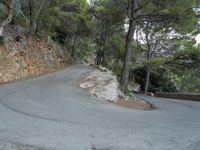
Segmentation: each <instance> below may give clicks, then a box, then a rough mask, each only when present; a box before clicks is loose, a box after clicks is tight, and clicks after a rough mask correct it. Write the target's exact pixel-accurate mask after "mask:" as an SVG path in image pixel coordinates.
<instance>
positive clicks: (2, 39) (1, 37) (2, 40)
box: [0, 36, 4, 45]
mask: <svg viewBox="0 0 200 150" xmlns="http://www.w3.org/2000/svg"><path fill="white" fill-rule="evenodd" d="M3 44H4V37H3V36H0V45H3Z"/></svg>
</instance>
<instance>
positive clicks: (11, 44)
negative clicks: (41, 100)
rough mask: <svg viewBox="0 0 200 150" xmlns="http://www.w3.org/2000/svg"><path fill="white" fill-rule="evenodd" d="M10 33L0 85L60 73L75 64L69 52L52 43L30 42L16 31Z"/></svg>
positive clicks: (2, 50)
mask: <svg viewBox="0 0 200 150" xmlns="http://www.w3.org/2000/svg"><path fill="white" fill-rule="evenodd" d="M9 30H11V31H7V35H6V37H5V38H4V42H3V41H2V43H1V44H0V83H5V82H10V81H14V80H19V79H24V78H27V77H30V76H35V75H39V74H43V73H47V72H53V71H57V70H60V69H63V68H65V67H66V66H68V65H69V64H72V63H73V61H72V59H71V57H70V56H69V54H68V53H67V51H65V50H63V48H62V47H61V46H59V45H58V44H56V43H55V42H53V41H52V40H47V38H46V39H45V38H40V37H34V38H31V39H29V40H28V39H27V38H26V37H25V36H24V35H23V34H21V33H18V32H15V31H13V28H9Z"/></svg>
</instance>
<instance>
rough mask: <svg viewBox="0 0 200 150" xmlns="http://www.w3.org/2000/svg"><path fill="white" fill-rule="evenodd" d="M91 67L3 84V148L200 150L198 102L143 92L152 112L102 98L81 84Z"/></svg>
mask: <svg viewBox="0 0 200 150" xmlns="http://www.w3.org/2000/svg"><path fill="white" fill-rule="evenodd" d="M91 70H92V68H91V67H90V66H85V65H75V66H71V67H69V68H68V69H66V70H63V71H60V72H57V73H52V74H49V75H44V76H41V77H36V78H33V79H30V80H24V81H19V82H15V83H11V84H5V85H1V86H0V150H54V149H55V150H92V149H93V150H200V103H199V102H191V101H180V100H168V99H159V98H154V97H144V96H140V97H141V98H142V99H145V100H148V101H149V102H151V103H153V104H154V105H155V106H156V107H157V109H156V110H151V111H142V110H132V109H127V108H123V107H119V106H116V105H113V104H109V103H107V102H104V101H101V100H98V99H97V98H95V97H93V96H90V95H89V94H88V93H86V92H84V91H81V89H79V87H78V85H79V82H80V81H81V80H82V79H83V78H84V77H85V76H86V75H87V73H88V72H89V71H91Z"/></svg>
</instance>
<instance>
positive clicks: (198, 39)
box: [196, 34, 200, 43]
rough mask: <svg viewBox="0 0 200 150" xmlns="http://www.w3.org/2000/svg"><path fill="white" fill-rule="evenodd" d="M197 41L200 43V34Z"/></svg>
mask: <svg viewBox="0 0 200 150" xmlns="http://www.w3.org/2000/svg"><path fill="white" fill-rule="evenodd" d="M196 40H197V43H200V34H199V35H197V37H196Z"/></svg>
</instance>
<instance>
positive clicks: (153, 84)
mask: <svg viewBox="0 0 200 150" xmlns="http://www.w3.org/2000/svg"><path fill="white" fill-rule="evenodd" d="M132 75H133V76H134V79H135V81H136V82H137V83H138V84H140V85H141V90H142V91H143V89H144V81H145V68H137V69H135V70H133V71H132ZM148 91H149V92H153V93H155V92H177V89H176V87H175V85H174V83H173V82H172V80H171V78H170V76H169V75H167V70H165V69H157V70H156V71H154V72H152V73H151V76H150V82H149V89H148Z"/></svg>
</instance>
